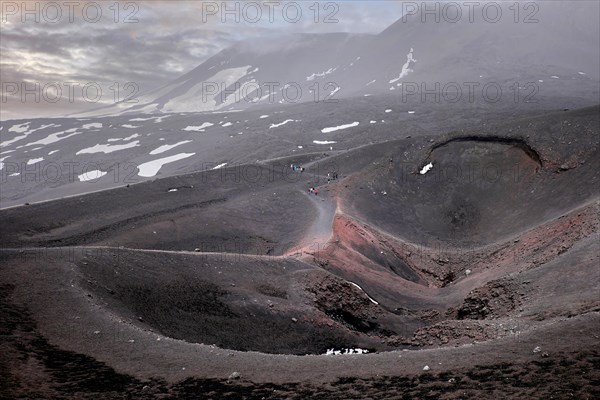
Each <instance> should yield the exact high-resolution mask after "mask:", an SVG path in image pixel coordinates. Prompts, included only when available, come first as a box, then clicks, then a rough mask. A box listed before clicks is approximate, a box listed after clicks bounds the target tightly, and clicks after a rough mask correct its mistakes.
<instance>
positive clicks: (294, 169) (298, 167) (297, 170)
mask: <svg viewBox="0 0 600 400" xmlns="http://www.w3.org/2000/svg"><path fill="white" fill-rule="evenodd" d="M290 168H291V169H292V171H294V172H304V167H301V166H299V165H296V164H290Z"/></svg>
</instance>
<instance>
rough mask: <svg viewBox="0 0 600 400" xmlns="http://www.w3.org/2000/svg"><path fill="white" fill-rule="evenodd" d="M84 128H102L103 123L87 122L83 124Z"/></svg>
mask: <svg viewBox="0 0 600 400" xmlns="http://www.w3.org/2000/svg"><path fill="white" fill-rule="evenodd" d="M81 128H82V129H100V128H102V124H101V123H100V122H92V123H91V124H85V125H82V126H81Z"/></svg>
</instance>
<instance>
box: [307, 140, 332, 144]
mask: <svg viewBox="0 0 600 400" xmlns="http://www.w3.org/2000/svg"><path fill="white" fill-rule="evenodd" d="M313 143H314V144H334V143H337V142H334V141H333V140H313Z"/></svg>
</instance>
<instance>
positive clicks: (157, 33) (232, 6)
mask: <svg viewBox="0 0 600 400" xmlns="http://www.w3.org/2000/svg"><path fill="white" fill-rule="evenodd" d="M0 3H1V7H2V8H1V13H2V14H1V36H2V40H1V41H0V52H1V58H0V64H1V65H0V78H1V81H2V100H1V101H2V103H0V109H1V110H2V111H1V115H0V117H1V119H2V120H7V119H16V118H32V117H43V116H60V115H65V114H69V113H73V112H77V111H81V110H85V109H90V108H96V107H98V106H101V105H105V104H111V103H113V102H114V101H115V100H118V99H122V98H123V97H124V96H125V93H126V92H127V91H126V90H124V89H127V90H129V89H131V90H133V86H131V85H130V86H129V87H127V88H124V86H125V85H126V84H127V83H128V82H133V83H134V85H135V87H137V88H139V91H140V92H144V91H147V90H150V89H153V88H156V87H158V86H162V85H163V84H165V83H167V82H168V81H170V80H172V79H175V78H177V77H178V76H179V75H181V74H183V73H185V72H187V71H189V70H191V69H193V68H194V67H196V66H198V65H199V64H201V63H202V62H204V61H205V60H207V59H208V58H209V57H211V56H212V55H214V54H215V53H217V52H219V51H220V50H222V49H224V48H226V47H228V46H230V45H231V44H232V43H234V42H237V41H245V40H251V41H253V42H255V43H260V41H267V40H269V37H273V36H278V35H281V34H284V33H294V32H311V33H318V32H357V33H374V34H375V33H378V32H380V31H382V30H383V29H385V28H386V27H387V26H389V25H390V24H392V23H393V22H394V21H395V20H397V19H398V18H400V17H401V13H400V12H401V6H400V2H396V1H371V0H369V1H351V0H348V1H338V2H327V1H322V2H313V1H297V2H293V1H287V0H286V1H272V2H268V1H240V2H232V1H230V2H227V4H226V8H225V7H223V4H224V3H223V2H221V1H218V2H212V1H179V0H177V1H166V0H164V1H163V0H154V1H132V2H128V1H113V0H111V1H97V2H93V1H82V0H78V1H72V2H71V3H69V2H66V1H62V0H61V1H56V2H49V1H26V2H23V1H15V2H13V1H4V0H2V1H1V2H0ZM115 4H116V5H117V7H116V6H115ZM257 5H258V6H260V9H259V8H258V7H257ZM317 9H318V13H317ZM226 11H229V13H227V12H226ZM36 19H37V21H36ZM236 19H237V21H236ZM36 85H39V87H36ZM84 88H85V90H84ZM117 88H118V89H119V91H118V92H117ZM98 89H100V90H101V92H99V90H98ZM117 93H118V94H117Z"/></svg>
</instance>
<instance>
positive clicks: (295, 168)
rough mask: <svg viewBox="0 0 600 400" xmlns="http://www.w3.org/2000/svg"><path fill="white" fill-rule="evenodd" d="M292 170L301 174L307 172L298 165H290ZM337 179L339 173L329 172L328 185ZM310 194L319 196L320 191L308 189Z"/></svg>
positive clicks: (313, 188)
mask: <svg viewBox="0 0 600 400" xmlns="http://www.w3.org/2000/svg"><path fill="white" fill-rule="evenodd" d="M290 169H291V170H292V171H294V172H300V173H302V172H304V171H305V169H304V167H301V166H299V165H296V164H290ZM337 179H338V173H337V172H335V171H334V172H328V173H327V183H329V182H331V181H332V180H337ZM308 192H309V193H311V194H314V195H315V196H318V195H319V189H318V188H316V187H314V186H312V187H310V188H308Z"/></svg>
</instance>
